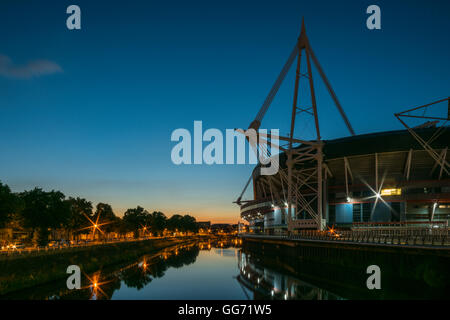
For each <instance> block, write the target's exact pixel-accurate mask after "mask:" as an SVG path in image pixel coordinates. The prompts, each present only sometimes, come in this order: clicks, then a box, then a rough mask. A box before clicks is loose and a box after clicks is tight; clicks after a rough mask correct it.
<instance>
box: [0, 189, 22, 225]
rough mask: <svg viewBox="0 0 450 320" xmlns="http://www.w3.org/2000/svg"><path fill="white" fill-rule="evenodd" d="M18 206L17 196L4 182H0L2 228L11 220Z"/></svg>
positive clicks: (0, 218) (0, 221) (0, 220)
mask: <svg viewBox="0 0 450 320" xmlns="http://www.w3.org/2000/svg"><path fill="white" fill-rule="evenodd" d="M17 207H18V199H17V196H16V195H15V194H14V193H12V192H11V189H10V188H9V187H8V185H6V184H2V183H1V182H0V228H3V227H4V226H5V224H6V223H7V222H9V221H10V220H11V216H12V214H13V213H16V211H17Z"/></svg>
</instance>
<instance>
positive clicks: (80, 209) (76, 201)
mask: <svg viewBox="0 0 450 320" xmlns="http://www.w3.org/2000/svg"><path fill="white" fill-rule="evenodd" d="M67 201H68V203H69V206H70V217H69V219H68V221H67V223H66V225H65V227H66V228H67V230H69V231H71V232H72V233H73V234H74V235H78V234H81V233H89V232H91V230H92V229H90V228H89V227H91V223H90V222H89V220H88V218H89V219H91V220H92V219H93V218H94V217H93V214H92V202H90V201H87V200H86V199H82V198H72V197H70V198H69V200H67Z"/></svg>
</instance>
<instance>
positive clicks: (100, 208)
mask: <svg viewBox="0 0 450 320" xmlns="http://www.w3.org/2000/svg"><path fill="white" fill-rule="evenodd" d="M118 219H119V218H118V217H117V216H116V215H115V214H114V211H113V209H112V207H111V206H110V205H109V204H107V203H102V202H100V203H99V204H97V207H96V210H95V214H94V217H93V219H92V220H93V221H94V222H95V223H96V224H97V225H98V226H99V228H100V230H101V231H102V232H100V233H101V234H102V235H103V236H104V235H105V233H108V232H113V231H114V230H115V227H114V224H115V223H116V222H117V221H118Z"/></svg>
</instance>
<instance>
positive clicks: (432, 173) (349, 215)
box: [241, 127, 450, 234]
mask: <svg viewBox="0 0 450 320" xmlns="http://www.w3.org/2000/svg"><path fill="white" fill-rule="evenodd" d="M446 129H448V127H444V129H441V130H439V129H438V128H424V129H418V130H416V132H417V133H418V134H420V136H421V137H422V138H424V139H425V140H430V139H431V138H432V137H433V136H434V137H435V139H434V140H433V141H432V143H430V146H431V147H432V148H433V149H434V151H435V152H437V153H438V154H439V155H441V157H442V156H444V155H446V153H447V149H448V145H449V141H450V131H449V130H446ZM438 130H439V131H440V132H441V134H439V132H438ZM436 133H437V134H436ZM322 142H323V149H322V151H323V168H324V169H323V171H324V175H323V186H322V187H323V190H322V193H323V197H322V198H323V199H322V200H323V216H322V223H324V224H326V225H328V226H333V225H334V226H337V227H358V226H363V225H368V224H374V225H378V226H382V225H383V224H384V225H389V224H390V223H394V224H398V223H408V224H416V225H417V226H419V225H423V224H429V223H430V222H433V223H434V224H436V225H440V224H445V225H447V223H448V220H449V219H450V180H449V175H448V172H447V171H446V170H444V169H445V167H444V166H443V165H439V163H438V162H437V161H436V160H435V159H434V158H433V157H432V156H430V154H429V152H428V151H427V150H424V148H423V147H422V146H421V145H420V144H419V143H418V141H417V140H416V139H415V138H414V137H413V136H412V135H411V134H410V133H409V132H408V130H399V131H390V132H381V133H372V134H365V135H357V136H352V137H348V138H341V139H336V140H329V141H322ZM301 147H302V146H300V147H299V149H300V148H301ZM286 159H287V157H286V154H285V153H283V154H281V155H280V165H281V168H280V172H279V173H278V174H277V175H276V176H273V177H272V176H271V177H269V176H262V175H258V172H259V170H258V168H255V170H254V172H253V175H252V178H253V193H254V200H253V201H249V202H246V203H245V204H243V205H241V217H242V218H243V219H245V220H247V221H248V222H249V224H250V229H251V230H253V232H255V233H266V234H282V233H285V232H286V231H287V229H288V225H287V222H288V217H287V212H288V210H287V209H286V207H287V206H286V203H287V201H286V196H287V187H286V184H285V183H284V179H283V178H282V172H283V171H284V172H285V171H287V166H286ZM443 159H445V158H443ZM295 169H297V170H299V171H300V170H302V169H303V175H302V177H304V180H306V179H307V177H306V174H307V173H308V172H311V171H315V169H316V168H315V166H314V163H313V161H310V162H309V168H308V163H306V164H304V167H303V168H300V167H299V168H295ZM311 178H312V177H311ZM311 178H310V179H311ZM308 181H312V180H307V181H306V182H304V183H303V184H301V183H299V184H296V185H295V187H296V188H298V189H297V191H298V193H299V194H302V195H303V197H304V198H305V200H306V201H309V202H314V201H313V200H314V199H313V198H315V197H317V194H316V193H315V192H314V190H312V188H311V187H312V186H311V185H308ZM312 209H313V210H314V211H316V212H317V205H316V206H315V207H313V208H312ZM291 212H292V214H291V218H292V221H291V224H292V229H293V230H292V231H295V230H296V229H309V228H314V229H315V228H317V227H318V226H317V224H316V222H315V220H314V219H311V218H312V217H311V216H310V215H309V213H308V210H305V209H303V210H301V211H300V210H296V205H292V208H291Z"/></svg>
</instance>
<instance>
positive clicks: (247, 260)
mask: <svg viewBox="0 0 450 320" xmlns="http://www.w3.org/2000/svg"><path fill="white" fill-rule="evenodd" d="M238 266H239V276H238V277H237V280H238V281H239V283H241V285H242V288H243V290H245V291H248V292H249V294H248V298H249V299H255V300H259V299H276V300H280V299H282V300H340V299H342V298H341V297H339V296H337V295H335V294H333V293H331V292H329V291H326V290H324V289H321V288H318V287H316V286H314V285H311V284H309V283H307V282H304V281H302V280H300V279H297V278H295V277H293V276H290V275H287V274H285V273H281V272H278V271H275V270H273V269H270V268H268V267H267V266H264V265H263V264H262V263H261V262H260V261H259V259H257V258H255V257H253V256H252V255H251V254H250V253H246V252H243V251H239V257H238Z"/></svg>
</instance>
